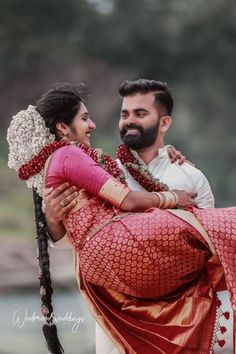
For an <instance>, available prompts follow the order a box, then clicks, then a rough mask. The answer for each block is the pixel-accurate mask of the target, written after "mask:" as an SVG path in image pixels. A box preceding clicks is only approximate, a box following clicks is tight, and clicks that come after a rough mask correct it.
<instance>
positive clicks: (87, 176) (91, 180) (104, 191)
mask: <svg viewBox="0 0 236 354" xmlns="http://www.w3.org/2000/svg"><path fill="white" fill-rule="evenodd" d="M63 182H69V184H70V185H76V186H78V187H79V188H80V189H85V190H86V191H87V192H89V193H91V194H93V195H97V196H99V197H101V198H103V199H104V200H106V201H109V202H110V203H111V204H113V205H115V206H118V207H119V206H120V204H121V203H122V201H123V199H124V198H125V196H126V195H127V194H128V193H129V189H128V188H127V187H125V186H124V185H123V184H122V183H121V182H120V181H118V180H116V179H115V178H113V176H111V175H110V174H109V173H108V172H107V171H105V170H104V169H103V168H102V167H101V166H99V165H98V163H97V162H96V161H94V160H93V159H92V158H91V157H90V156H89V155H87V154H86V153H85V152H84V151H83V150H82V149H80V148H79V147H77V146H73V145H69V146H64V147H62V148H60V149H58V150H57V151H56V152H55V154H54V156H53V159H52V161H51V163H50V166H49V169H48V175H47V187H52V186H54V187H55V186H57V185H59V184H61V183H63Z"/></svg>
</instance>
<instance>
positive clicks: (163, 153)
mask: <svg viewBox="0 0 236 354" xmlns="http://www.w3.org/2000/svg"><path fill="white" fill-rule="evenodd" d="M132 153H133V155H134V157H135V158H136V159H138V160H139V162H140V163H141V164H142V165H143V166H145V167H147V168H148V170H149V171H150V172H151V173H152V175H153V176H154V177H155V178H159V179H160V181H161V182H163V183H165V184H167V185H168V187H169V188H170V189H178V190H185V191H187V192H194V193H197V197H196V199H195V201H196V203H197V205H198V206H199V207H200V208H213V207H214V196H213V194H212V190H211V187H210V184H209V182H208V180H207V178H206V177H205V176H204V174H203V173H202V172H201V171H200V170H199V169H197V168H196V167H194V166H192V165H190V164H189V163H184V164H183V165H179V164H178V162H175V163H171V162H170V159H169V156H168V152H167V146H166V147H164V148H161V149H159V151H158V156H157V157H156V158H155V159H153V160H152V161H151V162H150V163H149V165H148V166H147V165H146V164H145V163H144V162H143V161H142V160H141V159H140V157H139V156H138V154H137V152H136V151H132ZM117 162H118V164H119V166H120V167H121V168H122V170H123V171H124V173H125V175H126V178H127V179H126V180H127V183H128V186H129V188H130V189H131V190H133V191H140V190H144V189H143V188H142V187H141V186H140V185H139V184H138V182H137V181H136V180H135V179H134V178H133V177H132V176H131V175H130V174H129V173H128V171H127V170H125V168H124V166H123V165H121V163H120V161H119V160H117ZM49 242H50V244H51V246H52V247H56V248H71V247H72V246H71V244H70V242H69V240H68V237H67V235H65V236H64V237H63V238H62V239H61V240H59V241H57V242H56V243H54V242H52V241H51V240H50V241H49ZM218 295H219V297H220V299H221V300H222V307H225V306H224V304H228V305H227V306H226V308H227V310H228V311H229V310H230V312H231V313H230V320H227V324H226V323H225V322H226V321H225V319H224V316H221V318H220V319H219V320H220V321H221V323H220V325H221V326H225V327H227V334H226V333H224V335H221V334H219V333H217V335H218V338H219V339H221V338H222V339H224V340H226V345H227V348H226V346H224V348H220V347H219V346H216V345H215V346H214V352H215V353H216V354H223V353H224V354H231V353H232V349H230V347H231V348H232V343H233V339H232V338H233V334H232V331H231V333H230V330H229V329H230V327H231V328H233V322H232V318H233V314H232V309H231V307H230V306H229V296H228V292H227V291H224V292H220V293H219V294H218ZM229 307H230V308H229ZM96 354H119V351H118V350H117V349H116V348H115V347H114V344H113V342H112V341H111V340H110V338H109V337H108V336H107V335H106V333H105V332H104V331H103V329H102V328H101V327H100V326H99V325H98V324H97V323H96Z"/></svg>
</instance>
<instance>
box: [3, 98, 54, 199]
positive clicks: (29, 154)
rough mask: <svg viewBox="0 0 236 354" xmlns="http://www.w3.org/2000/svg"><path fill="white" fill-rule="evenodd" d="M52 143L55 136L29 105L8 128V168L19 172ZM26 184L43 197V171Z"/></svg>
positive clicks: (16, 116) (15, 117)
mask: <svg viewBox="0 0 236 354" xmlns="http://www.w3.org/2000/svg"><path fill="white" fill-rule="evenodd" d="M52 141H55V135H53V134H51V133H50V131H49V129H48V128H47V127H46V125H45V122H44V119H43V118H42V116H41V115H40V114H39V112H38V111H37V110H36V107H35V106H31V105H29V106H28V108H27V109H26V110H22V111H20V112H18V113H17V114H16V115H15V116H13V118H12V120H11V123H10V126H9V128H8V131H7V142H8V144H9V155H8V166H9V167H10V168H13V169H15V170H16V171H18V170H19V169H20V167H21V166H22V165H24V164H26V163H27V162H29V161H30V160H31V159H32V158H33V157H34V156H35V155H37V154H38V153H39V152H40V150H42V148H43V147H44V146H45V145H47V144H49V143H51V142H52ZM26 183H27V186H28V187H29V188H32V187H34V188H36V190H37V192H38V193H39V195H40V196H42V193H43V171H40V173H38V174H37V175H35V176H33V177H31V178H29V179H28V180H27V182H26Z"/></svg>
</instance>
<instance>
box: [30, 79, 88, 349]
mask: <svg viewBox="0 0 236 354" xmlns="http://www.w3.org/2000/svg"><path fill="white" fill-rule="evenodd" d="M87 95H88V90H87V88H86V87H85V85H84V84H81V85H74V84H71V83H62V84H56V85H54V87H53V88H52V89H50V90H49V91H47V92H46V93H45V94H43V95H42V96H41V98H40V99H39V100H38V102H37V104H36V109H37V111H38V112H39V114H40V115H41V116H42V118H43V119H44V120H45V124H46V126H47V127H48V128H49V130H50V132H51V133H52V134H55V136H56V139H57V140H60V136H59V135H58V134H57V131H56V123H57V122H64V123H66V124H68V125H69V124H71V123H72V121H73V119H74V117H75V115H76V114H77V112H78V111H79V109H80V105H81V102H84V99H85V98H86V97H87ZM33 199H34V209H35V222H36V233H37V236H36V237H37V244H38V260H39V269H40V276H39V280H40V297H41V300H42V305H41V309H42V314H43V315H44V317H45V320H46V324H45V325H43V333H44V336H45V339H46V342H47V346H48V350H49V352H50V353H52V354H62V353H64V350H63V348H62V346H61V344H60V342H59V339H58V336H57V328H56V325H55V324H54V323H53V307H52V294H53V288H52V285H51V276H50V261H49V254H48V231H47V224H46V220H45V215H44V213H43V212H42V198H41V197H40V196H39V195H38V193H37V192H36V191H35V190H33Z"/></svg>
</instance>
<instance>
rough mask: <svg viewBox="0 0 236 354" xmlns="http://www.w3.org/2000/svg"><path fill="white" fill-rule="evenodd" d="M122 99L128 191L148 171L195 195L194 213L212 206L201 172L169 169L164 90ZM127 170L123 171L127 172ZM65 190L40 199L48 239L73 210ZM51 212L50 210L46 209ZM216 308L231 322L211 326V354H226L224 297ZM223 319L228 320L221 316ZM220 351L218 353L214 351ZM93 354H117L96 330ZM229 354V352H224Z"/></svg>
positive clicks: (136, 88) (129, 85)
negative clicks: (43, 201)
mask: <svg viewBox="0 0 236 354" xmlns="http://www.w3.org/2000/svg"><path fill="white" fill-rule="evenodd" d="M119 93H120V96H121V97H123V102H122V108H121V115H120V121H119V129H120V135H121V140H122V142H123V143H124V144H125V146H126V147H127V148H129V151H130V152H131V158H132V159H133V163H134V165H135V166H136V167H135V169H133V170H132V168H130V167H129V165H127V164H126V163H127V161H126V159H127V156H126V154H125V152H124V151H125V150H124V149H122V148H121V149H119V158H120V160H119V161H118V162H119V164H120V167H121V168H122V169H123V171H124V172H125V174H126V177H127V182H128V185H129V187H130V188H131V189H132V190H142V189H145V186H141V185H140V183H138V181H137V180H139V181H140V179H139V177H138V175H141V173H142V169H143V168H145V169H148V171H149V172H150V173H151V174H152V176H153V177H155V178H158V179H160V181H161V182H163V183H165V184H167V185H168V187H169V188H170V189H182V190H186V191H188V192H195V193H197V197H196V199H195V202H196V204H197V205H198V207H200V208H210V207H213V206H214V197H213V194H212V191H211V188H210V185H209V183H208V181H207V179H206V177H205V176H204V175H203V174H202V172H201V171H200V170H198V169H196V168H195V167H193V166H192V165H190V164H189V163H184V164H182V165H179V164H177V163H174V164H172V163H171V162H170V159H169V157H168V153H167V147H165V145H164V139H165V135H166V133H167V131H168V129H169V128H170V126H171V123H172V116H171V115H172V109H173V98H172V96H171V93H170V90H169V88H168V86H167V84H165V83H163V82H157V81H154V80H144V79H142V80H136V81H124V82H123V83H122V84H121V86H120V89H119ZM128 170H129V171H128ZM63 189H65V187H63V186H62V187H59V189H58V190H55V191H53V192H52V193H51V194H49V195H48V196H47V197H46V205H47V214H46V216H47V220H48V226H49V230H50V233H51V234H52V235H56V234H57V233H59V232H60V234H61V235H62V234H63V232H64V229H63V228H62V225H61V220H62V218H63V216H64V215H65V214H66V213H67V212H68V211H69V210H70V209H71V208H72V207H73V205H74V201H73V199H74V195H73V191H72V190H68V191H65V192H64V194H61V191H63ZM50 206H51V207H50ZM67 242H68V241H67V239H66V237H64V238H62V239H61V240H60V241H58V242H57V243H56V244H57V247H64V246H65V244H66V243H67ZM218 297H219V298H220V300H221V302H222V306H221V308H220V310H219V311H222V313H225V311H226V310H227V311H231V318H230V319H229V320H227V319H226V318H224V317H225V316H221V318H219V323H218V324H217V326H219V328H224V329H226V330H227V331H225V330H224V331H222V330H219V331H217V332H216V333H215V334H214V335H215V336H216V338H213V340H215V342H216V343H215V346H214V350H215V352H216V353H220V352H222V353H227V350H230V349H229V348H230V345H231V342H232V333H230V326H231V327H232V317H233V316H232V310H231V307H230V304H229V299H228V297H227V292H226V291H224V292H220V293H218ZM227 317H228V316H227ZM221 332H224V333H221ZM218 344H220V345H222V351H220V348H221V347H220V346H219V345H218ZM96 350H97V353H103V354H106V353H107V354H108V353H109V354H117V353H118V351H117V349H116V348H114V346H113V344H112V342H111V341H110V339H109V338H108V337H107V336H106V335H105V333H104V332H103V331H102V329H101V328H100V327H99V326H97V327H96ZM229 353H230V351H229Z"/></svg>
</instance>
